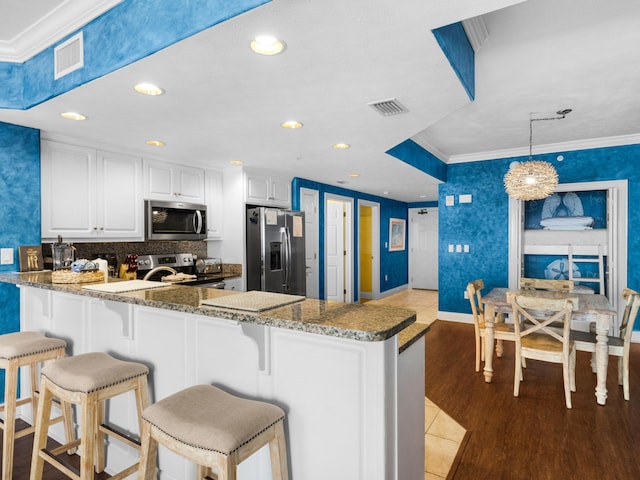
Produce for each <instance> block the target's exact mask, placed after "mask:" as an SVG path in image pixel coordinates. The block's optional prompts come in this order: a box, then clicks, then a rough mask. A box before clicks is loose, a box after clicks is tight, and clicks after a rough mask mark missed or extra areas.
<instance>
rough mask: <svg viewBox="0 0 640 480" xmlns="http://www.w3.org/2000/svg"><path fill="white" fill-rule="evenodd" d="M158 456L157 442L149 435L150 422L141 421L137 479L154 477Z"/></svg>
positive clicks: (149, 479)
mask: <svg viewBox="0 0 640 480" xmlns="http://www.w3.org/2000/svg"><path fill="white" fill-rule="evenodd" d="M157 456H158V442H157V441H156V440H155V439H154V438H153V437H152V436H151V424H150V423H148V422H145V421H143V423H142V428H141V430H140V464H139V466H138V479H139V480H155V479H156V458H157Z"/></svg>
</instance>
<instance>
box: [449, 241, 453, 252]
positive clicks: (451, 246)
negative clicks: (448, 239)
mask: <svg viewBox="0 0 640 480" xmlns="http://www.w3.org/2000/svg"><path fill="white" fill-rule="evenodd" d="M449 253H453V243H450V244H449Z"/></svg>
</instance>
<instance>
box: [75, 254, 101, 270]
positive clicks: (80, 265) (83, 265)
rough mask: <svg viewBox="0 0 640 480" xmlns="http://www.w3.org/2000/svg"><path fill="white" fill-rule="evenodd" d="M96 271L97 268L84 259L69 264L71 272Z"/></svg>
mask: <svg viewBox="0 0 640 480" xmlns="http://www.w3.org/2000/svg"><path fill="white" fill-rule="evenodd" d="M96 270H98V266H97V265H96V264H95V263H94V262H92V261H90V260H87V259H86V258H81V259H79V260H75V261H73V262H72V263H71V271H72V272H76V273H80V272H95V271H96Z"/></svg>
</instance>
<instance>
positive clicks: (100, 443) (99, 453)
mask: <svg viewBox="0 0 640 480" xmlns="http://www.w3.org/2000/svg"><path fill="white" fill-rule="evenodd" d="M104 407H105V402H104V401H102V402H98V403H97V404H96V405H95V409H96V423H95V428H96V430H95V432H96V443H95V447H94V448H95V458H94V462H95V463H94V466H95V471H96V473H101V472H103V471H104V450H105V448H106V445H105V437H106V435H105V434H104V433H102V430H100V426H101V425H102V424H104Z"/></svg>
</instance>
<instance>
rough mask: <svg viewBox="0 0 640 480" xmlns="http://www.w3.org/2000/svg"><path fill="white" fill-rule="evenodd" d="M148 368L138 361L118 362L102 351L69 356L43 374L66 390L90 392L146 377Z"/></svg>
mask: <svg viewBox="0 0 640 480" xmlns="http://www.w3.org/2000/svg"><path fill="white" fill-rule="evenodd" d="M148 373H149V368H148V367H147V366H146V365H144V364H142V363H137V362H127V361H124V360H118V359H117V358H114V357H112V356H111V355H108V354H106V353H103V352H91V353H83V354H80V355H75V356H73V357H66V358H62V359H60V360H57V361H56V362H53V363H50V364H47V365H45V366H44V367H42V375H43V376H45V377H47V379H48V380H50V381H51V382H53V383H54V384H56V385H58V386H59V387H61V388H64V389H65V390H69V391H71V392H82V393H91V392H95V391H98V390H102V389H103V388H106V387H110V386H112V385H116V384H118V383H122V382H126V381H127V380H131V379H132V378H136V377H140V376H142V375H147V374H148Z"/></svg>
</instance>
